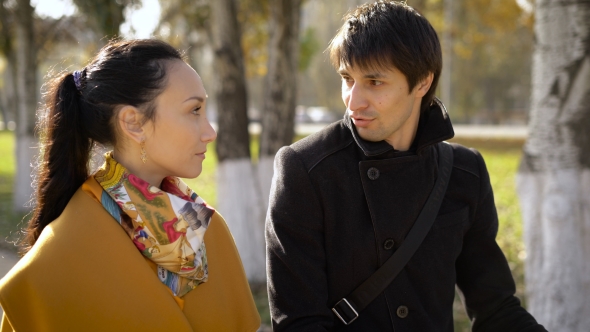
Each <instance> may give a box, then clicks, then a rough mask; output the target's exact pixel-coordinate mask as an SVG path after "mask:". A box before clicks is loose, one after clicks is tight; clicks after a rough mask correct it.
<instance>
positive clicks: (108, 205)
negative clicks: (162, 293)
mask: <svg viewBox="0 0 590 332" xmlns="http://www.w3.org/2000/svg"><path fill="white" fill-rule="evenodd" d="M105 157H106V162H105V163H104V165H103V166H102V167H101V168H100V169H99V170H98V171H97V172H96V174H95V175H94V178H95V179H96V180H97V181H98V183H100V185H101V186H102V187H103V189H104V191H103V194H102V198H101V201H102V204H103V206H104V207H105V209H106V210H107V211H109V213H110V214H111V215H112V216H113V217H114V218H115V219H116V220H117V221H118V222H119V223H120V224H121V226H123V228H124V229H125V231H126V232H127V234H128V235H129V237H130V238H131V240H132V241H133V243H134V244H135V246H136V247H137V249H139V251H140V252H141V253H142V254H143V255H144V256H145V257H147V258H148V259H150V260H151V261H153V262H154V263H156V264H157V265H158V277H159V278H160V280H161V281H162V282H163V283H164V284H166V286H168V287H169V288H170V289H171V290H172V293H173V294H174V295H176V296H184V295H185V294H186V293H188V292H189V291H191V290H192V289H195V288H196V287H197V285H199V284H200V283H202V282H205V281H207V277H208V271H207V256H206V251H205V242H204V241H203V236H204V235H205V231H206V230H207V227H208V226H209V222H210V220H211V216H212V215H213V213H214V212H215V210H214V209H213V208H212V207H210V206H209V205H207V203H205V201H203V199H201V198H200V197H199V196H198V195H197V194H196V193H195V192H193V191H192V190H191V189H190V188H189V187H188V186H187V185H186V184H185V183H184V182H182V181H181V180H180V179H179V178H176V177H166V178H165V179H164V180H163V181H162V184H161V188H162V189H159V188H157V187H154V186H152V185H150V184H149V183H147V182H146V181H144V180H142V179H140V178H138V177H137V176H135V175H133V174H131V173H129V172H128V171H127V169H126V168H125V167H123V165H121V164H119V163H118V162H117V161H115V159H113V157H112V152H108V153H107V154H106V155H105Z"/></svg>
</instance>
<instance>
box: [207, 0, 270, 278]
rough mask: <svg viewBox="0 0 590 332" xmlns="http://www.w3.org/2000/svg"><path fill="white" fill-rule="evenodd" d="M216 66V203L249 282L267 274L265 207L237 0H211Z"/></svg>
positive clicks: (214, 63) (214, 64)
mask: <svg viewBox="0 0 590 332" xmlns="http://www.w3.org/2000/svg"><path fill="white" fill-rule="evenodd" d="M211 10H212V11H211V14H212V17H211V30H212V37H213V38H212V44H213V51H214V54H215V58H214V62H213V66H214V69H215V73H216V75H217V80H216V84H217V87H216V89H215V92H214V98H215V102H216V104H217V124H218V136H217V145H216V150H217V156H218V158H219V166H218V170H217V176H218V179H217V196H218V198H217V202H218V203H217V205H218V206H217V207H218V209H219V211H220V212H221V214H223V215H224V217H225V219H226V221H227V224H228V226H229V228H230V229H231V231H232V234H233V236H234V239H235V241H236V245H237V247H238V251H239V252H240V256H241V258H242V262H243V263H244V268H245V270H246V275H247V277H248V279H249V280H250V281H251V282H264V281H265V280H266V270H265V253H264V211H263V209H262V204H261V198H260V189H259V186H258V181H257V176H256V171H255V169H254V167H253V165H252V163H251V161H250V135H249V133H248V116H247V108H248V107H247V105H248V103H247V95H246V83H245V82H246V81H245V74H244V60H243V58H244V57H243V54H242V48H241V43H240V29H239V26H238V21H237V11H236V3H235V2H234V0H216V1H212V2H211Z"/></svg>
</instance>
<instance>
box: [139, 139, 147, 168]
mask: <svg viewBox="0 0 590 332" xmlns="http://www.w3.org/2000/svg"><path fill="white" fill-rule="evenodd" d="M139 147H140V148H141V155H140V156H139V157H140V158H141V161H143V163H144V164H145V163H146V161H147V153H146V152H145V138H142V139H141V142H139Z"/></svg>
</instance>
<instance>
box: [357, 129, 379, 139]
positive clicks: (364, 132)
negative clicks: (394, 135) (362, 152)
mask: <svg viewBox="0 0 590 332" xmlns="http://www.w3.org/2000/svg"><path fill="white" fill-rule="evenodd" d="M356 131H357V133H358V134H359V136H360V137H361V138H362V139H363V140H365V141H369V142H381V141H382V140H384V139H385V138H384V137H382V135H379V133H376V132H375V130H371V129H367V128H358V127H357V128H356Z"/></svg>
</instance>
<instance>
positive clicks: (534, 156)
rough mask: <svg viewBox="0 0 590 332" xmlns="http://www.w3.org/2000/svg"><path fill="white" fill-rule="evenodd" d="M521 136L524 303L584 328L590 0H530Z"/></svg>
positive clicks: (588, 279)
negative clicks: (525, 133) (526, 114)
mask: <svg viewBox="0 0 590 332" xmlns="http://www.w3.org/2000/svg"><path fill="white" fill-rule="evenodd" d="M535 11H536V12H535V34H536V46H535V52H534V55H533V78H532V97H531V111H530V120H529V138H528V140H527V142H526V144H525V146H524V153H523V160H522V163H521V167H520V170H519V174H518V176H517V188H518V191H519V195H520V201H521V205H522V213H523V221H524V237H525V244H526V247H527V259H526V261H525V272H526V277H525V279H526V285H527V299H528V308H529V310H530V311H531V313H532V314H533V315H534V316H535V317H536V318H537V320H538V321H539V322H540V323H541V324H543V325H545V327H546V328H547V330H549V331H566V332H568V331H572V332H573V331H576V332H578V331H587V329H588V326H590V301H588V299H589V298H590V261H589V260H588V257H590V155H589V154H588V152H589V151H590V134H589V131H588V128H590V2H588V1H582V0H578V1H560V0H538V1H537V3H536V7H535Z"/></svg>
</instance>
